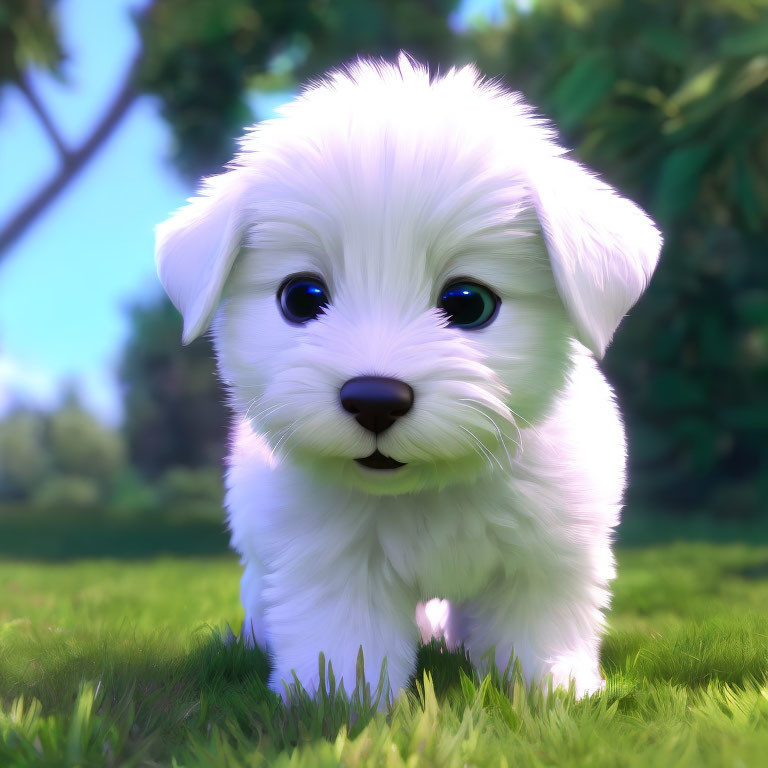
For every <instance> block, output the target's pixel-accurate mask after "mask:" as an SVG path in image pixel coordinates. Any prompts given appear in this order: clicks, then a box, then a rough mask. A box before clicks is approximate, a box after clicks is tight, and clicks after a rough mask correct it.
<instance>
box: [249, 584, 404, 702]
mask: <svg viewBox="0 0 768 768" xmlns="http://www.w3.org/2000/svg"><path fill="white" fill-rule="evenodd" d="M366 576H368V578H366ZM265 582H267V584H268V586H267V588H266V590H265V592H264V595H263V597H264V599H263V605H264V626H265V629H266V640H267V645H268V647H269V649H270V651H271V654H272V661H273V670H272V674H271V676H270V679H269V685H270V688H272V690H274V691H276V692H278V693H280V694H281V695H282V696H283V697H285V696H286V693H287V692H286V687H285V684H286V683H288V684H290V683H292V682H293V673H294V672H295V674H296V677H297V678H298V680H299V682H300V683H301V685H302V686H303V687H304V689H305V690H307V691H308V692H309V693H310V694H314V693H315V692H316V691H317V688H318V685H319V673H318V657H319V654H320V652H321V651H322V652H323V654H324V655H325V659H326V664H327V663H328V662H330V663H331V664H332V665H333V672H334V676H335V678H336V681H337V684H339V685H340V684H341V683H342V682H343V684H344V688H345V690H346V692H347V693H351V691H352V690H353V689H354V687H355V677H356V674H355V673H356V663H357V656H358V651H359V648H360V647H361V646H362V649H363V658H364V667H365V679H366V682H367V683H368V684H370V686H371V691H373V690H374V689H375V688H376V685H377V684H378V681H379V675H380V671H381V664H382V660H383V659H384V657H386V659H387V672H388V682H389V686H390V690H391V692H392V695H394V696H397V694H398V693H399V691H400V690H401V689H402V688H404V687H405V686H406V684H407V682H408V678H409V676H410V675H411V674H412V673H413V671H414V669H415V666H416V645H417V640H418V632H417V629H416V625H415V623H414V621H413V606H414V604H415V602H416V601H415V597H414V596H413V595H410V594H409V593H408V591H407V590H406V589H404V588H402V587H399V586H396V585H393V584H392V583H391V582H389V581H384V580H378V581H377V580H375V579H372V578H370V574H365V572H364V571H355V576H354V577H353V578H351V579H349V580H346V579H345V580H343V581H342V580H340V579H338V578H337V579H331V580H329V581H328V582H327V583H320V584H318V583H306V582H305V583H297V582H296V580H295V579H293V578H291V577H290V576H286V575H282V576H281V575H280V574H272V575H270V576H269V577H268V578H266V579H265ZM385 705H386V698H385V697H382V700H381V706H385Z"/></svg>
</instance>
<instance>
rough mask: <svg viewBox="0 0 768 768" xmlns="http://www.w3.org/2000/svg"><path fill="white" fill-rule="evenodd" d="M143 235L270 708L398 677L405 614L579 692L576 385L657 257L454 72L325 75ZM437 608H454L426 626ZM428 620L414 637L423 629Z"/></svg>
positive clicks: (584, 412) (593, 186)
mask: <svg viewBox="0 0 768 768" xmlns="http://www.w3.org/2000/svg"><path fill="white" fill-rule="evenodd" d="M280 115H281V117H279V118H277V119H274V120H268V121H266V122H263V123H261V124H259V125H257V126H255V127H254V128H253V129H252V130H251V131H250V132H249V133H248V134H247V136H246V137H245V138H244V139H243V141H242V147H241V151H240V153H239V154H238V155H237V157H236V159H235V160H234V162H233V163H232V165H231V166H230V167H229V170H228V171H227V172H226V173H223V174H221V175H220V176H216V177H214V178H211V179H208V180H207V181H206V184H205V187H204V189H203V191H202V192H201V193H200V196H199V197H196V198H193V199H191V200H190V201H189V204H188V205H187V206H186V207H185V208H183V209H181V210H180V211H179V212H178V213H176V214H175V215H174V216H173V217H172V218H171V219H170V220H168V221H167V222H165V223H164V224H162V225H161V226H160V227H159V229H158V237H157V263H158V268H159V273H160V277H161V279H162V282H163V284H164V286H165V288H166V290H167V292H168V294H169V295H170V297H171V299H172V300H173V302H174V304H175V305H176V307H178V309H179V311H180V312H181V314H182V315H183V317H184V342H185V343H186V342H189V341H191V340H192V339H194V338H195V337H196V336H198V335H199V334H201V333H203V332H204V331H205V330H206V329H207V328H208V327H209V325H212V329H213V337H214V340H215V345H216V350H217V355H218V362H219V368H220V372H221V376H222V378H223V380H224V381H225V382H226V384H227V386H228V388H229V391H230V393H231V405H232V408H233V409H234V412H235V418H236V428H235V430H234V434H233V438H232V446H231V455H230V457H229V471H228V473H227V488H228V492H227V497H226V505H227V509H228V516H229V526H230V528H231V532H232V545H233V547H234V548H235V549H236V550H237V551H238V552H239V553H240V555H241V556H242V562H243V564H244V566H245V570H244V573H243V580H242V592H241V594H242V600H243V604H244V607H245V628H246V630H247V632H248V633H252V636H253V638H254V639H255V641H256V642H257V643H258V644H259V645H262V646H265V647H266V648H267V649H268V650H269V652H270V653H271V656H272V660H273V672H272V677H271V680H270V684H271V686H272V687H273V688H275V689H276V690H278V691H281V692H283V690H284V689H283V681H284V680H285V681H290V680H291V679H292V676H291V672H292V671H295V672H296V675H297V676H298V679H299V680H300V681H301V683H302V684H303V685H304V686H305V687H307V688H308V689H309V690H312V689H314V688H315V687H316V685H317V682H318V653H319V652H320V651H323V652H324V653H325V656H326V658H327V659H329V660H330V661H331V662H332V663H333V668H334V670H335V672H336V675H337V678H338V677H342V678H343V681H344V682H345V683H346V685H347V688H349V685H350V684H354V679H355V661H356V658H357V653H358V648H359V647H360V646H361V645H362V648H363V651H364V656H365V672H366V677H367V679H368V680H372V681H376V680H377V679H378V674H379V669H380V667H381V663H382V660H383V659H384V657H386V659H387V663H388V671H389V680H390V683H391V686H392V688H393V690H394V691H395V692H397V691H398V690H399V689H400V688H401V687H403V686H405V685H406V682H407V680H408V677H409V675H410V674H412V673H413V671H414V667H415V658H416V656H415V649H416V644H417V641H418V637H419V634H418V629H417V626H416V624H415V622H414V610H415V607H416V605H417V603H419V601H425V600H429V599H431V598H434V597H437V596H439V597H441V598H444V599H446V600H447V601H449V603H450V615H448V616H447V618H446V617H445V616H443V617H442V618H441V619H440V620H439V622H438V623H440V624H442V625H444V626H445V631H446V634H447V636H448V639H449V641H450V642H451V643H452V644H459V643H464V645H465V646H466V648H467V650H468V651H469V654H470V657H471V658H472V659H473V660H475V661H477V660H479V659H480V657H481V656H482V655H483V654H484V653H485V652H486V651H487V650H488V649H490V648H491V647H494V648H495V653H496V660H497V663H498V665H499V666H500V667H501V668H502V669H503V668H504V667H505V666H506V664H507V661H508V658H509V656H510V653H511V652H512V651H514V653H515V654H516V655H517V656H518V657H519V659H520V662H521V664H522V668H523V671H524V673H525V674H526V676H527V677H528V679H530V680H540V679H541V678H542V677H543V676H544V675H546V674H548V673H551V674H552V675H553V676H554V681H555V683H556V684H559V683H563V684H566V685H567V684H568V682H569V679H570V678H573V679H574V680H575V684H576V688H577V691H578V693H579V694H583V693H585V692H589V691H593V690H595V689H598V688H600V687H601V684H602V681H601V676H600V670H599V666H598V654H599V643H600V636H601V632H602V629H603V623H604V617H603V612H604V610H605V608H606V606H607V605H608V602H609V592H608V583H609V581H610V580H611V578H612V577H613V576H614V560H613V556H612V553H611V535H612V530H613V528H614V526H615V525H616V524H617V522H618V513H619V507H620V503H621V495H622V491H623V487H624V464H625V447H624V433H623V429H622V424H621V420H620V417H619V414H618V412H617V409H616V406H615V404H614V401H613V397H612V394H611V390H610V388H609V386H608V384H607V383H606V382H605V380H604V378H603V376H602V375H601V373H600V371H599V370H598V368H597V366H596V364H595V358H600V357H602V355H603V353H604V351H605V348H606V346H607V345H608V343H609V341H610V339H611V336H612V334H613V332H614V330H615V329H616V326H617V325H618V323H619V322H620V321H621V318H622V317H623V315H624V313H625V312H626V311H627V310H628V309H629V308H630V307H631V306H632V305H633V304H634V302H635V301H636V300H637V298H638V297H639V296H640V294H641V293H642V292H643V290H644V289H645V287H646V285H647V283H648V280H649V278H650V276H651V273H652V272H653V269H654V267H655V265H656V261H657V258H658V254H659V249H660V245H661V239H660V236H659V233H658V232H657V230H656V229H655V228H654V226H653V224H652V222H651V221H650V220H649V219H648V217H647V216H646V215H645V214H644V213H643V212H642V211H641V210H640V209H639V208H637V207H636V206H635V205H634V204H632V203H630V202H628V201H627V200H625V199H623V198H621V197H619V196H618V195H617V194H616V193H615V192H614V191H613V190H612V189H611V188H610V187H608V186H606V185H605V184H604V183H602V182H601V181H599V180H597V179H596V178H595V177H594V176H592V175H591V174H590V173H589V172H587V171H586V170H585V169H584V168H582V167H581V166H579V165H578V164H577V163H575V162H574V161H573V160H570V159H568V158H567V157H565V150H564V149H563V148H561V147H559V146H558V145H557V144H556V143H555V138H554V134H553V132H552V130H551V129H550V128H548V127H547V125H546V124H545V123H543V122H542V121H541V120H539V119H537V118H536V117H534V116H533V114H532V113H531V110H530V109H529V108H528V107H527V106H526V105H525V104H524V103H523V101H522V100H521V98H520V97H519V96H518V95H516V94H513V93H510V92H507V91H505V90H504V89H503V88H502V87H501V86H500V85H498V84H497V83H493V82H488V81H485V80H483V79H482V78H481V77H480V76H479V75H478V73H477V71H476V70H475V69H474V68H473V67H464V68H463V69H459V70H453V69H452V70H450V71H449V72H447V73H446V74H444V75H441V76H437V77H434V78H432V79H430V76H429V74H428V72H427V71H426V69H424V68H422V67H420V66H419V65H417V64H416V63H414V62H413V61H411V60H410V59H409V58H407V57H406V56H401V57H400V59H399V60H398V62H397V64H394V65H393V64H385V63H381V62H374V61H359V62H357V63H355V64H354V65H352V66H350V67H348V68H346V69H344V70H343V71H338V72H333V73H331V74H329V75H328V76H327V77H326V78H325V79H323V80H321V81H318V82H315V83H314V84H313V85H311V86H310V87H308V88H307V89H306V90H304V91H303V93H302V94H301V96H299V97H298V98H297V99H296V100H295V101H293V102H292V103H291V104H289V105H287V106H286V107H283V108H282V109H281V110H280ZM439 605H441V606H447V605H448V603H440V604H439ZM423 615H424V611H423V610H422V616H423Z"/></svg>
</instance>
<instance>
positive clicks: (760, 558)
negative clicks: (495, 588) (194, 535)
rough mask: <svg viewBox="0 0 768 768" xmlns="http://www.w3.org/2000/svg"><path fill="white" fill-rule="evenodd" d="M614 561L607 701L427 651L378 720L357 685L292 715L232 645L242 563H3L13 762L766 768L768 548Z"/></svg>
mask: <svg viewBox="0 0 768 768" xmlns="http://www.w3.org/2000/svg"><path fill="white" fill-rule="evenodd" d="M619 561H620V564H619V574H620V575H619V579H618V581H617V582H616V584H615V600H614V610H613V612H612V614H611V617H610V632H609V634H608V636H607V638H606V640H605V643H604V648H603V668H604V670H605V672H606V675H607V680H608V684H607V690H606V692H605V694H603V695H597V696H594V697H592V698H590V699H587V700H583V701H575V700H574V697H573V695H572V693H570V692H566V691H562V690H558V691H555V692H552V693H551V694H549V695H547V696H544V695H542V694H541V693H540V692H539V690H538V689H534V690H532V691H526V690H525V688H524V686H523V685H522V684H521V682H520V680H519V679H518V678H517V676H516V674H515V671H514V670H512V671H511V672H510V673H509V675H508V676H507V679H505V680H500V679H498V676H496V678H494V679H492V678H486V679H484V680H482V681H481V680H478V679H477V677H476V675H474V674H473V673H472V671H471V670H470V669H469V668H468V667H467V666H466V665H462V662H461V659H460V658H459V657H457V656H453V655H450V654H445V653H441V651H440V649H439V648H438V647H436V646H432V647H428V648H424V649H422V650H421V652H420V671H419V674H418V675H417V681H415V682H414V684H413V686H412V689H411V691H410V693H408V694H407V695H404V696H401V698H400V699H399V700H398V701H397V702H396V703H395V706H394V707H393V708H392V709H391V710H390V711H389V712H388V713H379V714H377V713H376V712H375V691H374V692H371V691H370V688H368V689H367V690H366V685H365V683H364V681H362V680H359V681H358V684H357V687H356V689H355V690H353V691H351V692H349V695H347V694H345V693H343V692H339V691H338V690H335V688H334V687H332V689H331V693H329V694H326V695H325V696H323V697H322V698H320V699H318V700H310V699H309V698H308V697H306V696H305V695H301V693H299V694H296V696H295V700H294V704H293V706H292V707H291V708H290V709H288V710H286V709H285V708H284V707H283V705H282V704H281V702H280V701H279V699H278V698H277V697H276V696H274V695H273V694H272V693H270V692H269V691H267V690H266V688H265V686H264V679H265V676H266V673H267V660H266V659H265V658H264V657H263V655H262V654H261V653H259V652H253V651H247V650H246V649H244V648H243V647H242V646H241V645H239V644H237V643H234V644H228V643H227V642H226V641H225V627H226V625H227V623H228V624H230V625H231V626H233V627H237V626H239V623H240V621H241V619H242V612H241V608H240V606H239V600H238V576H239V566H238V565H237V563H236V561H235V560H234V559H233V558H231V557H228V556H227V557H223V556H222V557H187V558H184V559H180V558H172V557H165V558H160V559H156V560H144V561H137V560H119V561H118V560H80V561H78V560H75V561H68V562H48V563H40V562H31V561H23V560H18V561H9V560H5V561H0V765H2V766H6V765H8V766H15V765H52V766H59V765H78V766H85V765H118V764H119V765H126V764H128V765H130V764H139V765H144V764H147V765H156V764H162V765H164V764H171V763H174V764H176V765H185V766H186V765H189V766H196V765H200V766H203V765H211V764H217V765H218V764H221V765H242V764H246V765H291V766H325V765H328V766H331V765H338V764H343V765H355V766H356V765H366V766H368V765H381V766H401V765H408V766H428V765H435V766H454V765H455V766H463V765H478V766H484V765H493V766H603V765H605V766H635V765H653V766H670V765H675V766H678V765H679V766H752V765H755V766H757V765H765V764H766V758H765V755H767V754H768V547H749V546H746V545H739V544H728V545H720V546H718V545H715V544H704V543H698V544H677V545H672V546H667V547H653V548H646V549H625V550H621V551H620V552H619ZM425 669H426V675H425V674H424V670H425ZM373 682H374V684H375V681H373Z"/></svg>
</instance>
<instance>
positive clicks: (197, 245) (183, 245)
mask: <svg viewBox="0 0 768 768" xmlns="http://www.w3.org/2000/svg"><path fill="white" fill-rule="evenodd" d="M247 182H248V180H247V178H246V175H245V174H244V173H243V171H241V170H234V171H228V172H227V173H222V174H221V175H219V176H213V177H211V178H210V179H207V180H206V181H205V183H204V187H203V189H202V190H201V192H200V194H199V195H198V196H197V197H191V198H190V199H189V201H188V204H187V205H186V206H185V207H184V208H181V209H179V210H178V211H177V212H176V213H175V214H173V216H171V218H170V219H168V220H167V221H165V222H163V223H162V224H159V225H158V226H157V228H156V229H155V263H156V264H157V272H158V275H159V276H160V282H162V284H163V287H164V288H165V290H166V293H167V294H168V296H169V297H170V299H171V301H172V302H173V304H174V306H175V307H176V309H178V310H179V312H180V313H181V315H182V317H183V318H184V332H183V335H182V343H183V344H189V343H190V342H191V341H194V340H195V339H196V338H197V337H198V336H199V335H200V334H201V333H204V332H205V331H206V330H207V328H208V326H209V325H210V323H211V320H212V319H213V316H214V314H215V313H216V308H217V307H218V304H219V299H220V298H221V291H222V289H223V288H224V283H225V281H226V279H227V276H228V275H229V271H230V269H231V268H232V265H233V264H234V261H235V257H236V256H237V253H238V251H239V249H240V244H241V241H242V239H243V237H244V235H245V231H246V230H247V228H248V225H249V223H250V221H249V217H248V216H247V214H248V199H247V198H248V189H249V185H248V183H247Z"/></svg>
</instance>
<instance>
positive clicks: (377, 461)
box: [355, 448, 405, 469]
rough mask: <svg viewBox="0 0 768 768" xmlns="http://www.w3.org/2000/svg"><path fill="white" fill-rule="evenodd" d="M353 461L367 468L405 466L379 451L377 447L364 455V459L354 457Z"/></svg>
mask: <svg viewBox="0 0 768 768" xmlns="http://www.w3.org/2000/svg"><path fill="white" fill-rule="evenodd" d="M355 461H356V462H357V463H358V464H362V465H363V466H364V467H368V468H369V469H397V468H398V467H404V466H405V463H404V462H402V461H395V460H394V459H390V458H389V456H385V455H384V454H383V453H381V452H380V451H379V449H378V448H377V449H376V450H375V451H374V452H373V453H372V454H371V455H370V456H366V457H365V458H364V459H355Z"/></svg>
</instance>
